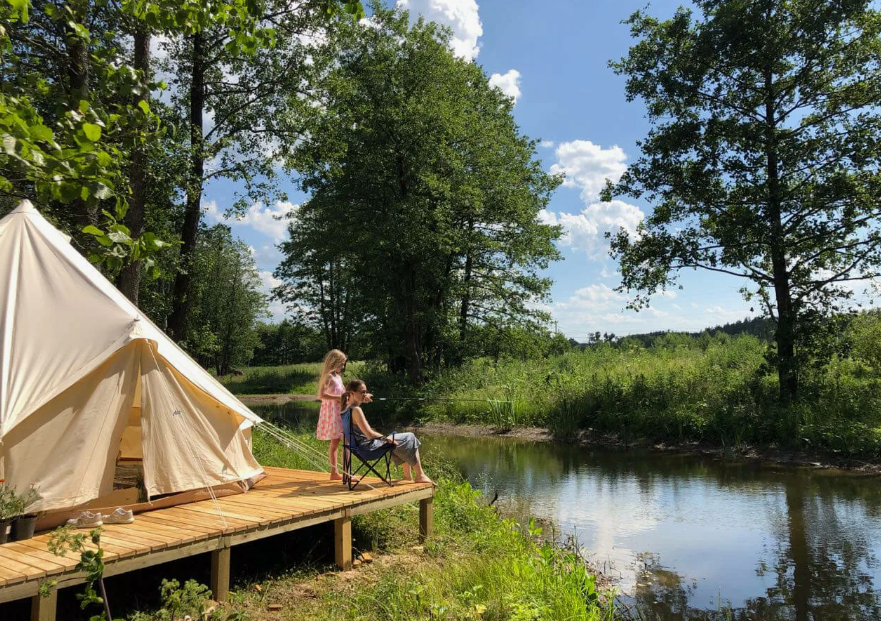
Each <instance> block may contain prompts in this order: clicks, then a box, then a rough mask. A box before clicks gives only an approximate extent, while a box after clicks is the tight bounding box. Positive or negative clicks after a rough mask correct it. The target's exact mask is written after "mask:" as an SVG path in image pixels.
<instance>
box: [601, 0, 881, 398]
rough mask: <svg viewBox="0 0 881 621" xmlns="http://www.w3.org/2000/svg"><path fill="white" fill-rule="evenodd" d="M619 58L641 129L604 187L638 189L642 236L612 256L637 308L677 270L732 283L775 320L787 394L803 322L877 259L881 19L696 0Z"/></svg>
mask: <svg viewBox="0 0 881 621" xmlns="http://www.w3.org/2000/svg"><path fill="white" fill-rule="evenodd" d="M695 5H696V7H697V9H698V11H699V12H700V17H699V18H694V17H693V15H692V12H691V11H689V10H686V9H680V10H678V11H677V12H676V14H675V15H674V17H672V18H671V19H669V20H666V21H661V20H658V19H656V18H653V17H650V16H648V15H646V14H645V13H643V12H641V11H640V12H636V13H634V14H633V15H632V16H631V17H630V19H628V20H627V22H626V23H628V24H629V25H630V27H631V32H632V34H633V36H634V37H636V38H638V39H640V41H639V42H638V43H636V44H635V45H634V46H633V47H632V48H631V49H630V51H629V53H628V55H627V56H626V57H625V58H623V59H622V60H620V61H619V62H613V63H611V65H612V67H613V68H614V69H615V71H616V72H617V73H618V74H621V75H624V76H626V78H627V98H628V100H633V99H636V98H642V99H643V100H644V101H645V102H646V105H647V108H648V118H649V121H650V122H651V124H652V129H651V131H650V132H649V134H648V136H647V137H646V138H645V139H644V140H643V141H642V142H641V143H640V147H641V149H642V155H641V156H640V157H639V159H638V160H637V161H636V162H635V163H634V164H633V165H631V166H630V168H629V169H628V171H627V173H626V174H625V175H624V176H623V178H622V179H621V181H620V182H619V183H618V184H617V185H616V186H615V187H612V188H609V189H607V191H606V192H605V196H604V198H605V199H606V200H609V199H610V198H611V197H612V196H616V195H628V196H632V197H645V198H646V199H647V200H648V201H650V202H652V203H653V204H654V205H653V212H652V214H651V215H650V216H648V217H647V218H646V220H645V222H644V223H643V225H642V226H641V227H640V229H639V231H638V233H637V234H636V235H635V236H633V237H628V236H627V235H626V233H619V234H618V235H617V236H616V237H615V238H614V239H613V242H612V254H613V256H615V257H617V258H618V259H619V260H620V263H621V274H622V288H623V289H627V290H637V291H639V292H640V294H639V296H637V299H636V301H635V306H636V307H640V306H643V305H645V304H647V302H648V296H649V295H650V294H651V293H653V292H655V291H656V290H658V289H659V288H664V287H667V286H669V285H671V284H672V283H674V282H675V281H676V278H677V275H678V273H679V272H680V271H681V270H683V269H687V268H695V269H703V270H709V271H711V272H714V273H720V274H728V275H732V276H735V277H738V278H740V279H742V280H743V282H744V288H743V292H744V294H745V296H746V297H747V299H752V298H756V299H758V300H759V302H760V303H761V305H762V308H763V309H764V311H765V313H766V314H767V315H768V316H770V317H771V318H772V319H773V321H774V322H775V324H776V330H775V341H776V363H777V368H778V375H779V381H780V398H781V401H782V402H783V403H784V404H787V403H790V402H792V401H793V400H795V399H797V397H798V377H799V366H800V359H799V347H800V346H801V349H802V350H804V349H805V348H806V346H807V344H808V343H809V340H810V335H811V329H812V328H811V326H812V320H813V319H814V318H819V317H822V316H824V315H826V314H828V313H830V312H832V311H834V310H836V309H837V308H839V305H840V304H841V303H842V301H843V300H846V299H847V298H848V296H849V290H848V289H847V288H846V286H844V285H846V283H847V282H848V281H854V280H861V279H865V278H870V277H873V276H875V275H876V274H877V273H878V267H879V264H881V245H879V241H881V239H879V230H878V228H877V226H878V220H877V218H878V216H879V215H881V201H879V200H878V199H879V189H881V177H879V172H878V171H879V163H881V159H879V156H881V150H879V149H881V143H879V141H878V140H877V135H878V131H879V129H881V115H879V111H878V107H877V105H878V102H879V100H881V99H879V97H881V90H879V88H881V73H879V72H878V71H877V62H878V54H879V52H881V38H879V29H881V18H879V14H878V12H877V11H876V10H874V9H873V8H872V4H871V3H870V2H868V1H867V0H866V1H850V0H847V1H845V0H837V1H832V2H825V1H823V2H821V1H813V0H806V1H783V0H757V1H755V2H736V1H733V0H728V1H723V2H716V1H712V2H711V1H709V0H700V1H697V2H695Z"/></svg>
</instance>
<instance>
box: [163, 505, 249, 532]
mask: <svg viewBox="0 0 881 621" xmlns="http://www.w3.org/2000/svg"><path fill="white" fill-rule="evenodd" d="M211 506H212V507H213V505H211ZM195 507H196V505H179V506H177V507H172V508H169V509H162V512H161V515H163V516H172V517H175V518H179V521H180V524H181V526H184V527H186V525H187V524H188V523H189V522H188V520H192V523H194V524H200V525H202V526H207V527H209V528H212V527H213V528H214V529H216V530H217V531H221V530H224V525H223V524H224V520H222V519H220V516H216V517H215V516H212V515H208V514H205V513H204V512H202V511H195V510H194V508H195ZM249 526H251V523H250V522H248V521H245V520H240V519H237V518H227V519H226V529H233V530H235V529H237V528H242V527H245V528H247V527H249Z"/></svg>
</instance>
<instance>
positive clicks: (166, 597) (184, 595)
mask: <svg viewBox="0 0 881 621" xmlns="http://www.w3.org/2000/svg"><path fill="white" fill-rule="evenodd" d="M159 591H160V595H161V597H162V607H161V608H160V609H159V612H158V614H157V615H156V618H157V619H158V620H159V621H177V619H183V618H184V617H185V616H189V617H191V618H193V619H199V618H201V617H202V614H203V613H204V611H205V607H206V604H207V603H208V600H209V599H211V589H209V588H208V587H207V586H205V585H204V584H199V583H198V582H196V581H195V580H187V581H186V583H185V584H184V586H183V588H181V586H180V582H178V581H177V580H163V581H162V585H161V586H160V588H159Z"/></svg>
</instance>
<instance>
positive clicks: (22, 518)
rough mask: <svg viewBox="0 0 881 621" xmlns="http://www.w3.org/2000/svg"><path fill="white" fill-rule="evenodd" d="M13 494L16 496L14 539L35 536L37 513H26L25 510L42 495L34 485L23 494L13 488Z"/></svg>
mask: <svg viewBox="0 0 881 621" xmlns="http://www.w3.org/2000/svg"><path fill="white" fill-rule="evenodd" d="M12 494H13V497H14V500H13V502H12V505H13V509H14V510H15V516H14V518H15V520H14V521H13V522H12V539H13V540H14V541H24V540H25V539H30V538H31V537H33V536H34V528H35V527H36V525H37V514H36V513H25V510H26V509H27V508H28V507H30V506H31V505H32V504H34V503H35V502H36V501H37V500H39V498H40V495H39V494H38V493H37V489H36V488H35V487H34V486H33V485H32V486H31V487H30V488H28V491H26V492H24V493H23V494H18V493H16V491H15V490H12Z"/></svg>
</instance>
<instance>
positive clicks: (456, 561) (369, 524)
mask: <svg viewBox="0 0 881 621" xmlns="http://www.w3.org/2000/svg"><path fill="white" fill-rule="evenodd" d="M297 432H298V435H299V438H300V439H301V440H302V441H304V442H307V443H309V444H310V445H311V446H314V447H316V448H319V449H323V448H325V446H326V445H325V443H323V442H318V441H316V440H314V439H313V438H312V437H311V435H310V434H309V433H307V432H305V431H304V430H302V429H300V430H297ZM254 453H255V455H256V456H257V458H258V460H259V461H260V462H261V463H263V464H265V465H274V466H283V467H303V466H304V460H302V458H301V457H299V456H297V455H295V454H292V453H291V452H290V451H287V450H285V449H284V448H283V447H281V446H280V445H279V444H278V443H277V442H276V441H275V440H273V439H272V438H269V437H267V436H265V435H263V434H261V433H260V432H259V431H257V432H256V433H255V437H254ZM426 467H427V468H428V469H429V472H431V474H433V475H434V476H435V477H436V478H437V479H438V480H439V481H440V482H441V484H440V486H439V488H438V492H437V496H436V498H435V535H434V537H433V538H432V539H431V540H429V542H428V543H427V544H426V545H425V547H424V553H423V554H422V555H421V557H420V559H419V561H418V562H417V563H415V564H412V563H408V564H401V565H399V564H396V563H394V562H391V563H386V564H382V565H380V566H379V568H378V569H376V570H375V571H374V572H373V573H372V574H371V578H370V585H369V588H368V587H367V586H366V585H361V584H360V583H354V584H351V585H349V586H350V587H351V588H347V587H346V585H340V584H339V583H336V582H334V583H333V585H332V586H328V583H327V582H324V583H322V584H323V586H322V587H318V588H317V590H318V597H317V598H316V599H315V600H314V601H309V602H306V605H304V606H301V607H298V608H297V610H296V615H293V614H290V615H288V616H287V617H282V618H291V619H293V618H297V619H305V620H307V621H309V620H315V621H318V620H337V619H347V620H364V621H367V620H374V619H380V620H390V621H391V620H401V621H404V620H410V619H475V620H476V619H484V620H501V619H511V620H520V621H526V620H538V619H547V620H554V619H560V620H563V619H566V620H585V621H587V620H591V621H593V620H597V621H598V620H601V619H614V618H615V617H614V613H613V610H612V607H611V596H610V594H605V595H603V594H602V593H601V591H600V590H599V589H598V588H597V585H596V579H595V576H593V575H592V574H591V573H590V572H589V571H588V569H587V566H586V565H585V563H584V562H583V559H581V557H580V556H579V555H578V554H576V553H575V552H573V551H572V550H571V549H567V548H566V547H564V546H561V545H558V544H555V543H551V542H547V541H544V539H543V538H542V537H541V534H542V533H541V532H540V530H539V529H535V528H530V527H525V528H521V527H520V526H518V525H517V524H515V523H514V522H512V521H510V520H507V519H503V518H501V517H499V515H498V514H497V513H496V511H495V510H494V509H493V508H491V507H489V506H487V505H486V504H485V503H484V502H483V500H482V498H481V496H480V492H478V491H475V490H473V489H472V488H471V486H470V485H469V484H468V483H466V482H464V481H463V480H462V478H461V476H460V475H458V474H457V473H456V472H454V471H453V470H452V469H451V468H450V467H449V466H445V465H438V464H434V467H433V468H432V465H431V464H428V465H427V466H426ZM417 517H418V516H417V511H416V508H415V506H403V507H398V508H395V509H389V510H385V511H381V512H376V513H373V514H368V515H363V516H357V518H356V519H355V524H354V537H355V545H356V546H358V547H361V548H362V549H373V550H376V549H378V550H381V551H390V552H395V551H397V552H401V551H405V552H406V551H409V550H410V547H411V546H412V545H414V544H415V543H416V533H417V528H416V526H417ZM264 588H266V589H267V591H268V593H272V592H273V591H278V592H282V591H284V590H285V589H288V590H289V589H290V588H291V585H290V584H289V583H287V582H285V580H284V579H281V580H280V581H278V582H274V583H271V584H269V585H265V586H264ZM266 597H269V599H270V601H271V600H272V597H271V596H258V595H256V594H254V592H253V591H251V590H246V591H244V592H242V593H241V596H240V597H239V601H240V604H241V605H242V607H243V609H244V610H247V611H248V612H249V613H250V618H252V619H254V620H258V619H262V618H264V617H263V614H262V610H261V609H260V608H259V607H258V600H259V601H263V600H265V599H266ZM279 597H281V595H280V596H279ZM266 618H270V617H269V616H266Z"/></svg>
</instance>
